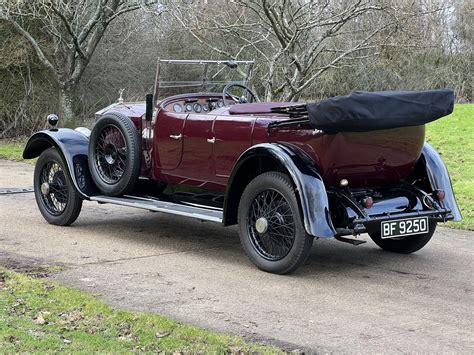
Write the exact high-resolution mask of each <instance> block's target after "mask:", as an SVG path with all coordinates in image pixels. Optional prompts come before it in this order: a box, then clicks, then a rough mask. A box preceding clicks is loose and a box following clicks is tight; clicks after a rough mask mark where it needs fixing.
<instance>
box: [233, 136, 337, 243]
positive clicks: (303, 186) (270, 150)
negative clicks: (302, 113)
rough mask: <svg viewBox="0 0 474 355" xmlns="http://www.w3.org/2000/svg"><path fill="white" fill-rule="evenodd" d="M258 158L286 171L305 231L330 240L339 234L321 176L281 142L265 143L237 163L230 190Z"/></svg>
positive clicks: (290, 147)
mask: <svg viewBox="0 0 474 355" xmlns="http://www.w3.org/2000/svg"><path fill="white" fill-rule="evenodd" d="M256 156H269V157H271V158H273V159H274V160H276V161H278V162H279V163H280V165H281V166H282V167H283V168H284V169H286V171H287V172H288V174H289V175H290V178H291V179H292V180H293V183H294V184H295V187H296V192H297V196H298V197H299V202H300V206H301V210H302V213H303V219H304V220H303V222H304V226H305V229H306V232H307V233H308V234H309V235H312V236H314V237H321V238H330V237H333V236H334V235H335V234H336V231H335V229H334V227H333V225H332V221H331V217H330V212H329V202H328V197H327V193H326V188H325V187H324V182H323V179H322V177H321V175H320V174H319V173H318V172H317V171H316V169H315V168H314V167H313V166H312V165H311V164H310V162H309V161H306V160H307V159H309V158H307V157H306V156H305V154H304V153H303V152H300V151H299V149H298V148H296V147H293V146H290V145H284V144H282V143H262V144H257V145H255V146H252V147H251V148H249V149H248V150H247V151H245V152H244V153H243V154H242V155H241V156H240V158H239V160H238V161H237V163H236V164H235V167H234V169H233V171H232V174H231V176H230V178H229V182H228V185H227V189H228V190H229V189H231V188H232V183H233V181H234V177H235V176H236V175H237V172H238V170H239V168H240V167H241V166H243V164H244V163H245V162H246V161H247V160H248V159H251V158H254V157H256ZM227 196H229V191H227V192H226V201H225V202H224V224H226V222H225V221H226V211H227V205H228V201H227Z"/></svg>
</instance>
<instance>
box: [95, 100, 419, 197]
mask: <svg viewBox="0 0 474 355" xmlns="http://www.w3.org/2000/svg"><path fill="white" fill-rule="evenodd" d="M221 97H222V95H221V94H211V93H209V94H206V93H199V94H189V95H179V96H175V97H170V98H167V99H165V100H163V101H161V102H159V105H158V111H157V113H156V117H155V119H154V120H153V125H152V126H151V128H148V129H151V130H152V131H153V135H152V138H151V139H150V138H147V134H146V129H147V128H146V126H147V124H146V122H145V120H144V118H143V115H144V113H145V103H144V102H142V103H122V104H113V105H111V106H109V107H108V108H107V109H105V110H102V111H100V114H99V116H100V115H103V114H105V113H106V112H108V111H114V112H121V113H123V114H125V115H127V116H129V117H131V118H132V120H133V122H134V124H135V125H136V127H137V129H139V130H140V131H141V132H142V137H144V139H145V140H146V139H147V140H148V142H144V146H148V147H150V149H149V151H150V157H151V159H152V160H151V162H150V163H149V166H148V168H147V166H146V164H147V163H146V160H145V159H144V160H143V162H142V169H141V175H142V177H147V178H151V179H154V180H159V181H166V182H168V183H172V184H185V185H192V186H199V187H204V188H209V189H213V190H221V191H225V189H226V187H227V182H228V179H229V176H230V175H231V173H232V170H233V168H234V165H235V163H236V162H237V161H238V159H239V157H240V155H241V154H242V153H243V152H244V151H245V150H247V149H248V148H250V147H252V146H254V145H256V144H259V143H276V142H285V144H290V145H293V146H295V147H297V148H298V149H301V151H303V152H305V153H306V154H307V155H308V156H309V157H310V158H311V160H312V161H313V162H314V165H315V167H316V168H317V169H318V171H320V172H321V175H322V177H323V179H324V181H325V183H326V184H327V185H328V186H337V185H338V184H339V181H340V180H341V179H343V178H345V179H348V180H349V181H350V182H351V186H353V187H367V186H383V185H389V184H392V183H395V182H397V181H400V180H403V179H404V178H406V177H407V176H409V175H410V173H412V172H413V169H414V167H415V165H416V163H417V161H418V159H419V157H420V155H421V151H422V148H423V144H424V141H425V127H424V126H414V127H402V128H396V129H390V130H381V131H375V132H363V133H361V132H341V133H336V134H331V135H328V134H325V133H324V132H323V131H319V130H315V129H313V128H311V127H310V126H309V124H300V125H297V126H293V127H287V128H283V129H275V130H272V131H270V132H268V124H269V123H270V122H275V121H279V120H287V117H286V116H285V115H281V114H275V113H272V112H271V111H270V109H271V108H272V107H277V106H281V105H282V104H283V105H284V104H285V103H281V102H275V103H253V104H241V105H233V106H230V107H221V108H218V109H216V110H213V111H210V112H207V113H203V112H201V113H196V112H195V111H194V110H192V111H190V112H180V113H176V112H173V110H172V107H173V105H175V104H179V105H181V106H182V107H184V106H185V103H186V102H192V103H196V102H197V103H200V104H201V105H203V104H205V103H206V102H207V100H209V99H210V98H218V99H220V98H221ZM172 136H173V137H177V136H180V138H179V139H176V138H172ZM208 140H211V141H213V140H215V141H213V143H209V141H208Z"/></svg>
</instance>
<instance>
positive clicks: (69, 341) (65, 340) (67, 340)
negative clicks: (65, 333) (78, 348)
mask: <svg viewBox="0 0 474 355" xmlns="http://www.w3.org/2000/svg"><path fill="white" fill-rule="evenodd" d="M63 343H64V344H71V343H72V341H71V340H69V339H63Z"/></svg>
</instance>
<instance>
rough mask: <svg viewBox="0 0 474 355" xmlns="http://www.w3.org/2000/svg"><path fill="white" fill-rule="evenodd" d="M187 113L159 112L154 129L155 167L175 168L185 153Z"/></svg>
mask: <svg viewBox="0 0 474 355" xmlns="http://www.w3.org/2000/svg"><path fill="white" fill-rule="evenodd" d="M187 116H188V114H187V113H177V112H170V111H167V110H164V109H161V110H160V112H158V117H157V119H156V124H155V129H154V141H153V157H154V162H155V167H157V168H159V169H160V170H164V171H166V170H174V169H176V168H177V167H178V166H179V165H180V163H181V158H182V154H183V136H184V135H183V129H184V124H185V122H186V117H187Z"/></svg>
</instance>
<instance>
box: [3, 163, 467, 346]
mask: <svg viewBox="0 0 474 355" xmlns="http://www.w3.org/2000/svg"><path fill="white" fill-rule="evenodd" d="M32 170H33V168H32V166H29V165H26V164H23V163H12V162H7V161H4V160H0V187H12V186H17V187H22V186H31V184H32V182H31V180H32ZM473 254H474V232H466V231H457V230H451V229H447V228H439V229H438V231H437V232H436V234H435V236H434V237H433V240H432V241H431V242H430V244H428V246H427V247H425V248H424V249H423V250H421V251H420V252H418V253H417V254H413V255H396V254H391V253H387V252H383V251H381V250H380V249H378V248H377V247H376V245H375V244H373V243H372V242H370V241H369V242H368V243H367V244H364V245H361V246H358V247H354V246H351V245H346V244H344V243H341V242H337V241H334V240H318V241H315V243H314V246H313V250H312V253H311V256H310V258H309V260H308V262H307V264H306V265H304V266H303V267H301V268H300V269H299V270H298V271H297V272H296V273H294V274H293V275H290V276H276V275H272V274H267V273H264V272H261V271H259V270H257V269H256V268H255V267H254V266H253V265H252V264H251V263H250V262H249V261H248V260H247V258H246V257H245V255H244V253H243V251H242V249H241V247H240V244H239V240H238V234H237V231H236V229H235V228H222V227H220V226H219V225H214V224H211V223H202V222H199V221H195V220H191V219H185V218H179V217H171V216H167V215H164V214H159V213H151V212H147V211H143V210H134V209H129V208H125V207H118V206H108V205H98V204H96V203H91V202H85V203H84V207H83V211H82V214H81V216H80V217H79V219H78V220H77V221H76V223H74V224H73V225H72V226H71V227H55V226H51V225H48V224H47V223H46V222H45V221H44V220H43V219H42V217H41V215H40V214H39V212H38V210H37V208H36V205H35V201H34V196H33V194H32V193H21V194H10V195H0V256H2V255H3V258H6V257H9V258H13V259H14V258H18V259H22V260H25V259H26V260H28V259H31V260H32V261H38V260H39V262H44V263H61V264H64V265H65V266H66V269H65V271H63V272H60V273H59V274H57V275H56V276H55V278H57V279H58V280H60V281H61V282H64V283H66V284H69V285H74V286H76V287H79V288H81V289H84V290H88V291H90V292H93V293H95V294H99V295H100V296H99V297H100V298H102V299H103V300H105V301H106V302H108V303H110V304H112V305H116V306H118V307H122V308H127V309H134V310H143V311H151V312H159V313H161V314H165V315H169V316H171V317H173V318H175V319H178V320H181V321H184V322H188V323H192V324H196V325H199V326H202V327H206V328H210V329H215V330H220V331H224V332H228V333H234V334H239V335H244V336H246V337H247V338H249V339H251V340H259V341H264V342H265V341H266V342H272V343H273V344H276V345H282V346H284V347H285V348H286V349H288V350H294V349H310V350H314V351H318V352H395V351H397V352H408V351H410V352H464V353H473V352H474V346H473V334H474V333H473V331H474V327H473V309H474V297H473V276H472V275H473ZM0 259H1V257H0Z"/></svg>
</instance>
